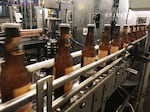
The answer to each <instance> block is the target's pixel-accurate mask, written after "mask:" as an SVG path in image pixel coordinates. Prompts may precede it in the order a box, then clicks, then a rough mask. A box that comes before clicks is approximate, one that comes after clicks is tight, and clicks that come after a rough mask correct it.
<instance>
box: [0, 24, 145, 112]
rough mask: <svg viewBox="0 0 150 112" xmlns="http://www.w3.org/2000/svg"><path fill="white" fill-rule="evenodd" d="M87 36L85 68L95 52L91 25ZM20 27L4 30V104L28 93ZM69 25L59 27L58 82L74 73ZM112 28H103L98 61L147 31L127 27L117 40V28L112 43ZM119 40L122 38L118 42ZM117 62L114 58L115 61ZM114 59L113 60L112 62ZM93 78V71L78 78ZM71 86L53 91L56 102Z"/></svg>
mask: <svg viewBox="0 0 150 112" xmlns="http://www.w3.org/2000/svg"><path fill="white" fill-rule="evenodd" d="M87 27H88V33H87V36H86V43H85V46H84V47H83V50H82V57H81V66H82V67H83V66H86V65H88V64H90V63H92V62H94V61H96V50H95V48H94V46H95V45H94V29H95V26H94V25H93V24H88V25H87ZM19 28H20V26H18V25H17V24H8V25H6V26H5V33H6V36H7V38H6V40H5V45H4V53H5V55H4V59H5V63H3V65H2V73H1V74H2V75H1V77H0V88H1V96H2V102H6V101H8V100H10V99H12V98H14V97H17V96H19V95H21V94H23V93H25V92H27V91H29V89H30V85H31V74H30V73H29V72H28V70H27V69H26V68H25V66H24V60H23V55H24V52H23V49H22V45H21V42H20V40H21V38H20V29H19ZM69 28H70V25H69V24H66V23H61V24H60V32H61V34H60V37H59V40H58V49H57V54H56V56H55V63H54V69H53V74H54V78H55V79H57V78H59V77H61V76H64V75H67V74H68V73H70V72H72V71H73V58H72V56H71V55H70V51H69V49H70V45H71V44H70V34H69ZM110 30H111V25H109V24H106V25H105V26H104V32H103V34H102V39H101V42H100V44H99V50H98V56H97V57H98V58H97V59H101V58H103V57H105V56H107V55H109V54H112V53H114V52H116V51H118V50H119V49H122V48H125V47H126V46H127V44H129V43H130V42H133V41H134V40H136V39H139V38H141V37H142V36H144V35H146V27H145V26H143V25H141V26H127V25H125V26H124V27H123V31H122V34H121V36H120V34H119V33H120V26H119V25H116V26H115V29H114V32H113V39H112V40H110ZM120 37H121V38H120ZM116 58H117V57H116ZM116 58H114V59H113V60H115V59H116ZM104 66H106V63H104V64H103V65H100V67H104ZM92 74H94V70H91V71H89V72H87V73H85V74H83V75H81V77H80V82H82V81H84V80H85V79H87V78H88V77H90V76H91V75H92ZM72 85H73V82H72V81H71V82H66V84H65V85H64V86H62V87H59V88H58V89H56V90H55V92H54V95H55V98H58V97H59V96H61V95H62V94H64V93H66V92H68V91H70V90H71V89H72ZM16 112H31V104H27V105H25V106H23V107H21V108H20V109H18V110H17V111H16Z"/></svg>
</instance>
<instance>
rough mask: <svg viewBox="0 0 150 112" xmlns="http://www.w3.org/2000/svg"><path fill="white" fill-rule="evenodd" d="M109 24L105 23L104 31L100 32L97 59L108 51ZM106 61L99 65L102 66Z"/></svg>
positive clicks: (107, 53)
mask: <svg viewBox="0 0 150 112" xmlns="http://www.w3.org/2000/svg"><path fill="white" fill-rule="evenodd" d="M110 28H111V26H110V24H105V26H104V32H103V34H102V40H101V42H100V44H99V50H98V59H101V58H103V57H105V56H107V55H109V53H110V42H109V40H110V39H109V37H110ZM105 65H106V63H104V64H103V65H102V66H101V67H104V66H105Z"/></svg>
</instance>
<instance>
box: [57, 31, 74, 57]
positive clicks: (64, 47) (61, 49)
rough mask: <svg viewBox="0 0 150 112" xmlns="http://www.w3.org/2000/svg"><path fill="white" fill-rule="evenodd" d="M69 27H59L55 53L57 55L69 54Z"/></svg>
mask: <svg viewBox="0 0 150 112" xmlns="http://www.w3.org/2000/svg"><path fill="white" fill-rule="evenodd" d="M68 32H69V29H63V28H62V29H61V35H60V37H59V40H58V49H57V54H58V55H70V52H69V50H70V45H71V43H70V35H69V33H68Z"/></svg>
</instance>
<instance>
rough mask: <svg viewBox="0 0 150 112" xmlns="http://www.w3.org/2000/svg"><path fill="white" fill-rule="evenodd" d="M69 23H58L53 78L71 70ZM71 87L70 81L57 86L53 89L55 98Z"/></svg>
mask: <svg viewBox="0 0 150 112" xmlns="http://www.w3.org/2000/svg"><path fill="white" fill-rule="evenodd" d="M69 28H70V24H66V23H61V24H60V32H61V34H60V37H59V40H58V49H57V53H56V56H55V63H54V77H55V79H57V78H59V77H61V76H64V75H66V74H68V73H70V72H72V71H73V59H72V56H71V55H70V51H69V49H70V35H69ZM71 89H72V82H67V83H66V84H65V85H64V86H61V87H59V88H58V89H56V90H55V92H54V95H55V98H58V97H60V96H61V95H63V94H64V93H66V92H68V91H69V90H71Z"/></svg>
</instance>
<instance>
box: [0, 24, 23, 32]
mask: <svg viewBox="0 0 150 112" xmlns="http://www.w3.org/2000/svg"><path fill="white" fill-rule="evenodd" d="M1 28H2V31H5V29H6V28H15V29H18V30H20V29H21V24H19V23H2V26H1Z"/></svg>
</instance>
